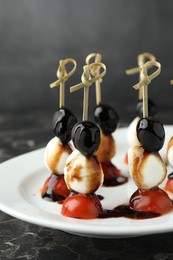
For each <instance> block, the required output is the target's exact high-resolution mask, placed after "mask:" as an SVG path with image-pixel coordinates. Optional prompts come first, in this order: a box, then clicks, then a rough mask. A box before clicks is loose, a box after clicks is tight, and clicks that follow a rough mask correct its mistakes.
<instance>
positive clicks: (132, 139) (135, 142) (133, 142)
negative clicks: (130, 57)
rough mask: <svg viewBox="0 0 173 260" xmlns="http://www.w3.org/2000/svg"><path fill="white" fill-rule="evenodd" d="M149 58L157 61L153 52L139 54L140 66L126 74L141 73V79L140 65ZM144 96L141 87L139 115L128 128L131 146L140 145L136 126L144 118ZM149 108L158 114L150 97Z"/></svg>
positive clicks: (137, 108) (140, 78) (139, 92)
mask: <svg viewBox="0 0 173 260" xmlns="http://www.w3.org/2000/svg"><path fill="white" fill-rule="evenodd" d="M147 60H148V61H155V60H156V58H155V56H154V55H153V54H151V53H148V52H144V53H141V54H139V55H138V56H137V62H138V67H136V68H132V69H128V70H126V74H127V75H133V74H136V73H139V81H141V80H142V77H143V76H142V73H141V70H140V67H141V66H142V65H144V64H145V62H146V61H147ZM142 96H143V94H142V89H141V88H139V90H138V102H137V105H136V112H137V116H136V117H135V118H134V120H133V121H132V122H131V123H130V125H129V127H128V130H127V140H128V143H129V145H130V146H135V145H137V146H138V145H140V143H139V140H138V138H137V136H136V126H137V124H138V122H139V120H140V118H142V116H143V101H142V99H143V98H142ZM148 110H149V114H150V116H152V117H155V116H156V115H157V108H156V106H155V104H154V102H153V101H152V100H151V99H148ZM125 163H126V164H128V160H127V155H126V157H125Z"/></svg>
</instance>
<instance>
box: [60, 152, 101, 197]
mask: <svg viewBox="0 0 173 260" xmlns="http://www.w3.org/2000/svg"><path fill="white" fill-rule="evenodd" d="M64 174H65V177H64V178H65V182H66V184H67V187H68V188H69V189H70V190H73V191H76V192H79V193H83V194H90V193H94V192H95V191H96V190H97V189H98V188H99V187H100V186H101V185H102V183H103V172H102V168H101V166H100V163H99V161H98V159H97V157H96V156H91V157H87V156H84V155H82V154H81V153H80V152H79V151H78V150H74V151H73V152H72V153H71V154H70V156H69V157H68V159H67V162H66V166H65V169H64Z"/></svg>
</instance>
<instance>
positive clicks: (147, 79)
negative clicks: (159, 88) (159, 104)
mask: <svg viewBox="0 0 173 260" xmlns="http://www.w3.org/2000/svg"><path fill="white" fill-rule="evenodd" d="M152 67H157V70H156V71H154V72H153V73H152V74H150V75H148V73H147V72H148V70H149V69H150V68H152ZM140 69H141V75H142V77H141V80H140V81H139V83H137V84H136V85H135V86H133V87H134V88H135V89H136V90H139V89H140V88H142V93H143V117H148V85H149V84H150V83H151V81H152V80H153V79H154V78H156V77H157V76H158V75H159V74H160V72H161V64H160V63H159V62H157V61H147V62H146V63H145V64H143V65H142V66H141V67H140Z"/></svg>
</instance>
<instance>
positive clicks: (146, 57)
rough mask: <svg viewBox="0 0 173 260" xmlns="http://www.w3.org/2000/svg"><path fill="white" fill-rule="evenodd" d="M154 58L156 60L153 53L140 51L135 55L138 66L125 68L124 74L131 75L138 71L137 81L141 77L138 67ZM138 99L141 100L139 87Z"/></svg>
mask: <svg viewBox="0 0 173 260" xmlns="http://www.w3.org/2000/svg"><path fill="white" fill-rule="evenodd" d="M155 60H156V57H155V56H154V55H153V54H151V53H149V52H144V53H141V54H139V55H138V56H137V63H138V67H135V68H132V69H128V70H126V74H127V75H133V74H136V73H139V81H140V80H141V79H142V73H141V69H140V67H141V66H142V65H144V64H145V63H146V62H147V61H155ZM138 99H139V100H142V91H141V89H139V94H138Z"/></svg>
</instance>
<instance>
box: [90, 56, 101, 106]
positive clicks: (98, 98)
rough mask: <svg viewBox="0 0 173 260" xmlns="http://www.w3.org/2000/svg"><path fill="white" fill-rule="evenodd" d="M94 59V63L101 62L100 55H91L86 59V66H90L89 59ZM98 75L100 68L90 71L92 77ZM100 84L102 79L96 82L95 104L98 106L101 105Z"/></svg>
mask: <svg viewBox="0 0 173 260" xmlns="http://www.w3.org/2000/svg"><path fill="white" fill-rule="evenodd" d="M93 58H94V62H95V63H97V62H101V59H102V55H101V54H100V53H91V54H89V55H88V56H87V57H86V64H87V65H89V64H91V63H90V62H91V59H93ZM99 73H100V67H97V68H94V67H93V69H92V70H91V74H92V75H93V76H97V75H99ZM101 82H102V79H99V80H96V82H95V89H96V104H97V105H99V104H100V103H101Z"/></svg>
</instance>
